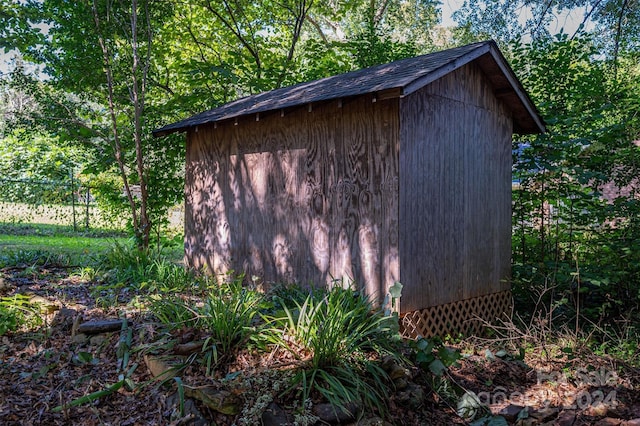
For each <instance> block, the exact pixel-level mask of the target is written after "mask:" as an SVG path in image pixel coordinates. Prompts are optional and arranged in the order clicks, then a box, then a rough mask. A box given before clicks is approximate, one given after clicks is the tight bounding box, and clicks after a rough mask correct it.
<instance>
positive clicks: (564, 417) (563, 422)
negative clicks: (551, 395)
mask: <svg viewBox="0 0 640 426" xmlns="http://www.w3.org/2000/svg"><path fill="white" fill-rule="evenodd" d="M575 421H576V412H575V411H573V410H566V411H562V412H560V414H559V415H558V418H557V419H556V424H557V425H558V426H573V424H574V423H575Z"/></svg>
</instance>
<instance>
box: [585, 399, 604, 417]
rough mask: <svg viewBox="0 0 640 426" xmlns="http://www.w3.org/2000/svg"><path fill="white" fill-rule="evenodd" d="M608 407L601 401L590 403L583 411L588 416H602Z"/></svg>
mask: <svg viewBox="0 0 640 426" xmlns="http://www.w3.org/2000/svg"><path fill="white" fill-rule="evenodd" d="M608 409H609V407H607V406H606V405H605V404H603V403H602V402H599V403H597V404H594V405H590V406H589V407H587V409H586V410H584V413H585V414H586V415H587V416H590V417H604V416H606V415H607V411H608Z"/></svg>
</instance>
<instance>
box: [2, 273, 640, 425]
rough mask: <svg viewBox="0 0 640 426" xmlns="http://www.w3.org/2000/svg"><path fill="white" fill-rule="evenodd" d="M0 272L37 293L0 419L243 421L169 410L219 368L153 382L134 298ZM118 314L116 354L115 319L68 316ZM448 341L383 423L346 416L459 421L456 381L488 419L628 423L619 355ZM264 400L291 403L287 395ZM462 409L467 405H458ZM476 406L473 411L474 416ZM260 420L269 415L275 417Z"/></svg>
mask: <svg viewBox="0 0 640 426" xmlns="http://www.w3.org/2000/svg"><path fill="white" fill-rule="evenodd" d="M0 276H2V277H3V278H2V280H3V284H2V286H0V296H8V295H13V294H17V293H21V294H28V295H29V296H30V297H31V298H32V299H33V298H35V299H36V300H39V301H40V302H41V303H42V305H41V306H42V309H43V311H42V315H43V318H45V323H44V324H42V325H41V326H39V327H37V328H35V329H33V330H30V331H21V332H16V333H9V334H7V335H4V336H2V337H0V425H66V424H73V425H76V424H77V425H122V426H124V425H181V424H185V425H186V424H216V425H232V424H249V423H248V422H247V421H246V420H241V414H233V415H232V414H223V413H221V412H219V411H216V410H213V409H212V408H210V406H208V405H206V404H203V403H202V401H201V400H199V399H191V398H189V397H187V398H186V400H187V401H188V404H189V407H190V408H189V409H186V406H185V410H184V411H183V412H182V414H181V415H182V416H183V417H180V415H178V414H176V413H180V411H179V410H177V405H176V404H177V403H176V390H177V389H179V386H178V382H185V383H186V382H189V383H192V384H193V383H195V384H198V385H203V384H211V383H208V382H215V383H216V386H218V387H221V386H222V385H223V384H224V378H219V377H216V378H211V379H210V378H207V377H203V375H202V370H201V369H200V370H198V369H195V368H194V369H187V370H185V371H184V373H183V375H182V376H181V379H180V380H176V379H173V380H167V381H166V383H165V384H161V381H160V380H157V379H155V380H154V377H153V375H152V374H151V372H150V368H151V367H152V366H151V367H150V365H149V361H148V359H147V360H145V354H148V353H149V352H148V349H149V347H150V345H151V344H152V343H153V342H157V341H158V339H159V338H160V335H159V334H160V331H159V330H158V328H157V327H156V325H154V322H153V318H150V317H149V316H148V315H147V314H145V313H144V312H143V311H137V310H136V309H135V307H131V306H132V305H134V304H129V308H127V310H124V308H118V310H116V309H114V308H110V309H102V308H100V307H98V306H96V300H95V298H94V297H93V296H92V294H91V291H90V288H91V286H92V285H95V284H92V283H88V282H84V281H82V280H80V279H79V278H77V277H74V276H70V275H69V272H68V271H67V270H65V269H39V270H35V271H34V270H31V271H28V273H26V272H25V270H24V269H20V268H12V269H5V270H3V271H2V272H1V275H0ZM123 314H124V315H126V317H127V322H128V324H129V326H130V329H131V330H132V334H131V337H130V339H131V341H130V354H129V356H130V358H129V360H128V362H127V363H126V366H123V361H122V357H123V351H122V347H123V340H122V336H121V333H120V332H119V331H111V332H105V333H96V334H92V335H82V334H81V333H78V332H77V328H78V325H79V324H82V323H85V322H88V321H90V320H95V319H107V318H112V319H113V318H116V319H117V318H119V317H122V316H123ZM460 347H461V349H462V351H463V354H464V356H463V358H462V359H461V360H460V362H459V365H458V366H456V367H453V368H451V369H450V371H449V373H448V377H446V380H432V379H429V378H426V375H424V374H421V373H420V372H419V371H418V370H417V369H415V370H407V377H408V378H409V379H410V382H411V385H410V386H409V388H404V389H403V390H401V389H398V390H397V391H396V392H395V393H392V394H390V395H388V406H389V412H388V415H387V416H386V417H385V421H386V423H382V421H381V419H379V418H378V417H375V418H373V417H372V416H366V415H364V416H362V418H361V420H360V421H356V422H353V421H351V422H349V423H352V424H392V425H419V424H425V425H429V424H432V425H448V424H470V423H471V422H472V420H465V419H463V418H462V417H460V416H459V415H458V414H457V411H459V407H458V404H459V401H460V400H461V399H460V394H461V390H462V389H466V390H468V391H470V392H473V395H475V397H473V398H471V401H472V403H471V404H470V405H469V404H467V405H465V407H468V406H471V407H473V406H474V404H473V401H475V400H479V401H481V402H482V403H484V404H486V405H487V406H488V407H489V408H490V409H491V412H492V413H493V414H499V413H500V414H502V418H504V420H505V421H506V422H505V423H489V424H521V425H534V424H547V425H556V424H557V425H563V426H564V425H576V426H577V425H591V424H593V425H629V426H630V425H640V372H639V371H638V370H637V369H635V368H633V367H631V366H628V365H624V364H623V363H621V362H619V361H615V360H613V359H609V358H605V357H597V356H595V355H593V354H591V353H588V352H585V353H581V354H571V355H570V356H569V355H568V354H562V353H560V354H558V355H555V356H553V357H548V355H547V356H543V354H542V353H541V352H539V351H536V350H533V351H529V353H528V354H527V355H526V357H525V359H524V360H518V359H516V358H515V357H514V356H511V355H509V354H504V353H502V354H500V353H497V352H495V351H494V350H492V351H487V348H485V347H483V346H481V345H480V344H478V343H477V342H476V343H471V341H465V342H461V343H460ZM236 362H237V363H238V364H237V365H235V366H228V371H235V372H236V373H235V374H236V376H237V375H240V376H242V375H250V374H253V372H256V371H259V370H260V368H261V365H260V364H261V362H262V361H260V360H256V359H254V358H252V357H251V356H250V354H247V355H246V356H240V357H238V360H237V361H236ZM125 377H126V378H128V380H127V381H124V382H123V383H124V385H123V386H122V387H120V388H119V389H117V390H113V391H112V392H107V394H105V395H103V396H102V397H100V398H95V399H93V400H91V401H87V402H86V403H84V404H80V405H78V406H70V405H71V404H72V402H73V401H77V400H78V399H80V398H82V397H86V396H87V395H90V394H92V393H93V392H99V391H104V390H106V389H109V387H110V386H113V385H114V384H115V383H118V382H119V381H120V380H121V379H122V378H125ZM245 383H249V382H245ZM406 389H410V390H412V392H411V395H409V396H407V395H408V393H409V392H408V391H407V390H406ZM245 392H246V394H245ZM462 392H464V391H462ZM249 393H251V389H248V388H247V387H246V384H245V385H244V387H243V386H239V387H238V388H237V389H236V390H233V389H231V391H230V395H231V396H232V397H233V398H235V400H238V401H240V403H241V404H242V402H246V401H247V399H248V398H249V397H248V396H247V395H248V394H249ZM252 394H255V390H254V392H253V393H252ZM469 395H472V394H471V393H470V394H469ZM276 402H278V403H279V404H280V405H281V406H282V407H284V408H285V409H290V408H291V404H292V401H286V400H278V401H276ZM178 405H179V404H178ZM245 405H246V404H245ZM463 405H464V404H463ZM56 407H59V408H58V410H59V411H56ZM256 407H257V405H256ZM525 407H526V408H525ZM471 411H473V409H472V410H471ZM465 413H466V414H470V413H469V410H467V411H465ZM244 414H246V413H242V415H244ZM476 414H477V415H476V418H477V417H482V416H481V415H479V414H478V413H476ZM245 417H246V416H245ZM262 419H263V422H264V424H267V423H268V422H267V421H266V420H265V418H264V417H263V418H262ZM494 420H495V419H494ZM270 421H271V423H270V424H278V423H277V420H270ZM376 422H377V423H376ZM258 424H259V423H258ZM318 424H320V423H318ZM476 424H481V423H476Z"/></svg>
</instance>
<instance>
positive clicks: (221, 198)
mask: <svg viewBox="0 0 640 426" xmlns="http://www.w3.org/2000/svg"><path fill="white" fill-rule="evenodd" d="M183 131H186V133H187V154H186V183H185V186H186V187H185V242H184V244H185V260H186V263H187V264H188V265H190V266H192V267H194V268H205V269H206V270H207V271H210V272H212V273H226V272H227V271H231V270H233V271H236V272H245V274H246V276H247V277H252V276H257V277H260V279H261V280H264V282H267V283H282V282H296V283H301V284H312V285H332V284H333V283H335V282H336V280H337V281H338V282H340V283H341V284H342V285H346V283H348V284H349V285H352V286H355V287H357V288H359V289H362V290H364V291H365V292H366V293H367V294H368V295H370V296H371V297H373V298H375V299H377V300H379V301H382V300H384V298H385V296H386V294H387V293H388V289H389V287H390V286H391V285H393V284H394V282H396V281H400V282H401V283H402V284H403V286H404V288H403V292H402V298H401V300H400V304H399V310H400V314H401V317H402V326H403V330H404V331H403V332H404V334H405V335H406V336H415V335H417V334H421V335H433V334H441V333H446V332H453V331H457V330H465V329H467V330H468V327H467V326H468V325H469V324H472V323H465V321H466V320H469V319H471V318H473V317H476V316H479V317H482V318H485V319H488V320H491V319H494V318H495V316H497V315H500V314H501V313H502V312H504V311H505V310H506V309H508V308H509V305H510V301H511V296H510V291H509V289H510V285H509V277H510V262H511V138H512V134H513V133H514V132H516V133H537V132H542V131H544V124H543V121H542V120H541V118H540V117H539V115H538V113H537V110H536V108H535V106H534V105H533V104H532V102H531V100H530V99H529V97H528V96H527V94H526V93H525V91H524V90H523V88H522V86H521V85H520V83H519V82H518V80H517V79H516V77H515V75H514V74H513V71H512V70H511V69H510V67H509V65H508V63H507V62H506V60H505V58H504V57H503V56H502V54H501V53H500V51H499V49H498V47H497V45H496V44H495V43H494V42H493V41H486V42H481V43H475V44H471V45H468V46H463V47H458V48H454V49H449V50H445V51H441V52H436V53H432V54H428V55H424V56H419V57H415V58H410V59H404V60H400V61H396V62H393V63H390V64H386V65H380V66H374V67H371V68H367V69H362V70H359V71H354V72H349V73H346V74H342V75H337V76H333V77H328V78H324V79H321V80H317V81H312V82H307V83H302V84H297V85H295V86H291V87H286V88H281V89H277V90H272V91H270V92H266V93H261V94H258V95H253V96H249V97H245V98H242V99H239V100H236V101H234V102H231V103H228V104H226V105H223V106H221V107H219V108H215V109H212V110H210V111H206V112H203V113H201V114H198V115H195V116H193V117H190V118H187V119H185V120H182V121H179V122H177V123H174V124H170V125H168V126H165V127H162V128H160V129H157V130H156V131H154V135H155V136H162V135H167V134H169V133H173V132H183Z"/></svg>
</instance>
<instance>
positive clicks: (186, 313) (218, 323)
mask: <svg viewBox="0 0 640 426" xmlns="http://www.w3.org/2000/svg"><path fill="white" fill-rule="evenodd" d="M207 288H208V294H207V295H206V299H205V300H204V303H202V304H195V303H194V302H193V301H192V300H189V299H185V298H183V297H181V296H166V295H160V296H159V297H155V298H153V301H152V303H151V306H150V309H151V312H153V313H154V315H155V316H156V317H157V318H158V319H159V320H160V321H161V322H162V323H163V324H165V325H166V326H167V327H168V328H169V329H172V330H175V329H181V328H195V329H198V330H201V331H202V332H203V333H204V334H205V335H206V336H207V337H206V340H205V341H204V343H203V347H202V350H201V356H202V358H203V362H204V363H205V365H206V366H207V374H210V373H211V371H212V369H213V368H214V367H216V366H218V365H219V364H220V363H221V362H222V360H229V359H231V358H232V357H233V356H234V355H235V352H236V351H237V350H238V349H240V348H243V347H246V346H247V345H248V344H250V343H252V342H254V343H257V344H258V345H262V343H263V342H262V339H263V338H264V339H266V336H264V335H261V334H260V332H259V331H261V330H259V322H258V321H257V320H258V317H259V313H260V312H261V311H262V310H263V309H264V308H265V301H264V295H263V294H261V293H258V292H257V291H254V290H250V289H248V288H246V287H243V286H242V277H241V276H240V277H237V278H235V279H234V280H232V281H230V282H228V283H220V284H217V283H215V284H214V285H208V286H207Z"/></svg>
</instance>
